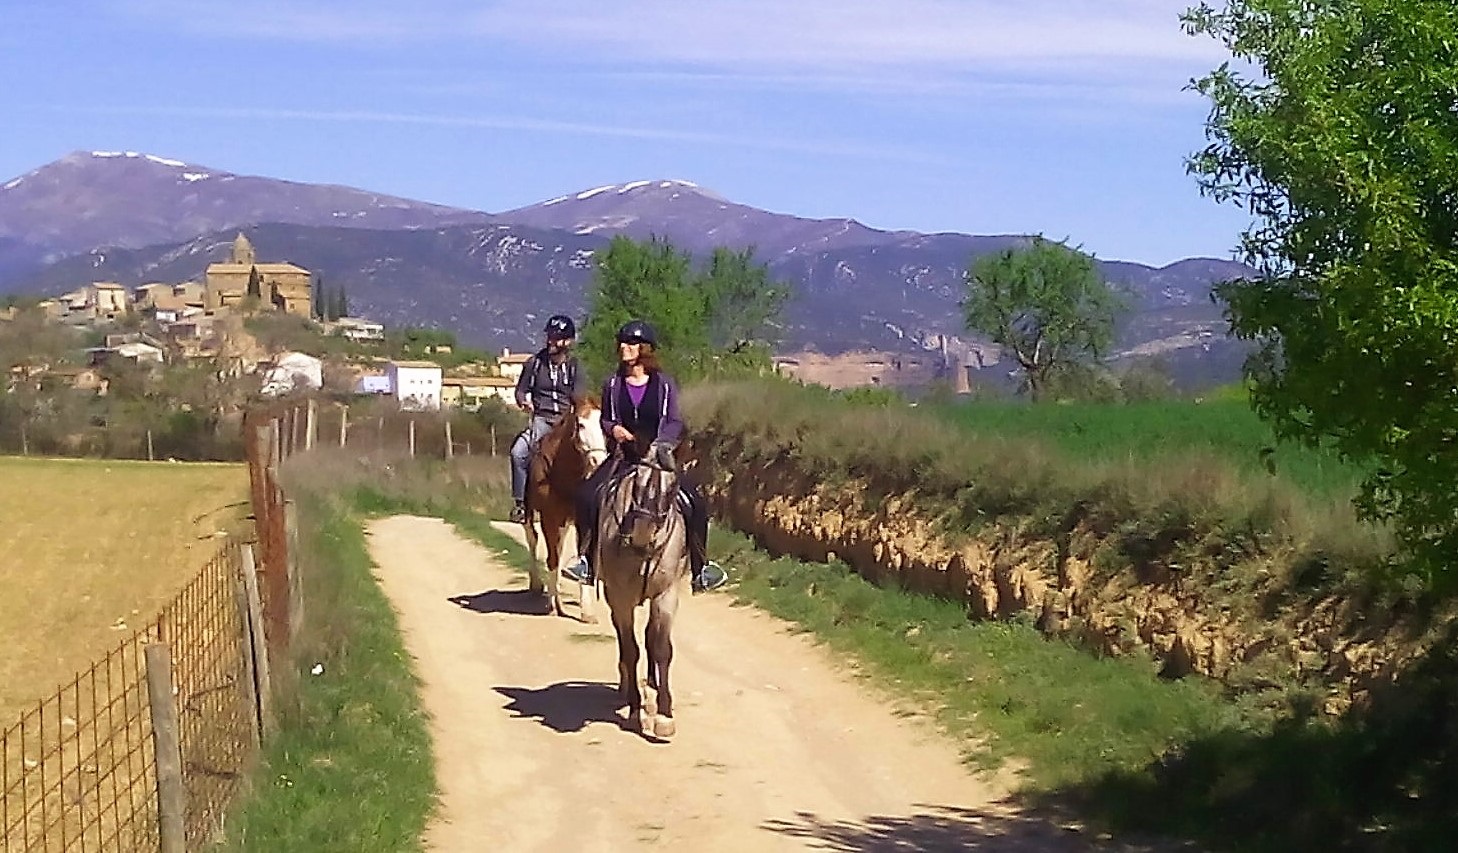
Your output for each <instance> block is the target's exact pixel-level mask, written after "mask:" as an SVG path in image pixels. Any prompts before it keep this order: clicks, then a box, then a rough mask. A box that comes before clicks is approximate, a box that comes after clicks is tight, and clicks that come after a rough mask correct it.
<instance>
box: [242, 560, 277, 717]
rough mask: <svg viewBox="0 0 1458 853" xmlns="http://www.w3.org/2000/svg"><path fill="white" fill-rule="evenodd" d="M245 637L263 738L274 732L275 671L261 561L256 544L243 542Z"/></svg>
mask: <svg viewBox="0 0 1458 853" xmlns="http://www.w3.org/2000/svg"><path fill="white" fill-rule="evenodd" d="M242 550H243V596H244V597H243V620H244V621H243V628H244V633H243V641H244V643H245V644H246V648H245V649H244V657H245V659H246V660H247V661H248V662H249V666H248V671H249V672H250V673H251V674H252V675H253V683H254V685H255V687H254V694H253V698H254V701H255V703H256V704H255V705H254V707H253V708H252V712H253V716H254V720H255V728H256V732H257V734H258V736H259V739H260V740H262V739H263V738H267V737H269V736H270V735H271V734H272V733H273V675H272V670H271V668H270V667H269V663H268V642H267V640H266V639H265V638H264V636H263V598H262V596H260V595H259V592H258V562H257V560H256V559H255V557H254V555H253V546H252V545H244V546H243V549H242Z"/></svg>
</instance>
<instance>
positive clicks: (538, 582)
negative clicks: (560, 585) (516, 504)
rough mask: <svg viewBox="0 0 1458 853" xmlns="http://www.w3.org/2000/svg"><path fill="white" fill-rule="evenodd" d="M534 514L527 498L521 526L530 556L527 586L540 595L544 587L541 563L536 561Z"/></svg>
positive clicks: (533, 592)
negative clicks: (524, 518) (528, 583)
mask: <svg viewBox="0 0 1458 853" xmlns="http://www.w3.org/2000/svg"><path fill="white" fill-rule="evenodd" d="M536 516H537V511H536V510H535V509H533V508H532V505H531V499H530V498H528V499H527V514H526V521H525V522H523V523H522V528H523V530H524V532H525V533H526V546H527V554H528V555H529V556H530V558H531V564H530V565H531V567H530V568H529V569H528V571H527V575H528V576H529V577H530V578H531V580H530V587H529V588H530V591H531V593H532V595H541V594H542V593H543V592H545V591H546V588H545V586H544V585H543V583H542V567H541V564H540V563H538V562H537V526H536V524H535V519H536Z"/></svg>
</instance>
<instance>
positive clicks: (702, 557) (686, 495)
mask: <svg viewBox="0 0 1458 853" xmlns="http://www.w3.org/2000/svg"><path fill="white" fill-rule="evenodd" d="M679 499H680V500H682V501H683V505H684V522H685V523H686V525H687V527H688V530H687V531H685V532H686V533H687V534H688V536H687V538H688V551H689V573H690V575H691V577H692V589H693V591H694V592H704V591H705V590H710V589H717V588H719V587H721V586H723V585H724V583H725V581H727V580H728V579H729V577H728V575H727V574H726V573H725V572H724V570H723V569H722V568H720V567H719V564H718V563H714V562H712V561H710V560H709V506H708V502H706V501H705V500H704V496H703V494H701V493H700V492H699V490H698V487H697V486H695V485H694V484H693V483H691V482H689V481H688V480H687V479H686V478H685V479H680V480H679Z"/></svg>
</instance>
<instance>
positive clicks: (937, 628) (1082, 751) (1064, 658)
mask: <svg viewBox="0 0 1458 853" xmlns="http://www.w3.org/2000/svg"><path fill="white" fill-rule="evenodd" d="M713 551H714V553H715V554H716V555H717V556H718V558H719V559H721V560H722V561H723V562H724V563H725V565H730V566H732V567H733V572H734V578H735V580H736V584H735V586H734V587H733V592H734V594H735V595H736V596H737V598H738V599H739V600H741V601H744V602H747V603H751V604H754V605H757V606H759V607H761V608H763V609H765V610H767V611H769V612H770V613H772V614H774V615H776V616H778V617H780V618H782V619H785V620H788V621H790V622H792V623H794V624H795V625H797V626H799V627H800V628H802V629H804V630H806V631H809V632H812V633H813V634H814V635H815V636H816V637H817V638H819V639H821V640H823V641H824V642H825V643H827V644H828V645H829V646H830V648H832V649H834V650H836V651H837V652H842V653H845V654H847V655H848V656H849V657H850V658H852V659H853V660H856V661H858V662H860V663H861V664H862V665H863V667H865V669H866V671H867V672H868V673H869V674H870V675H871V676H872V679H873V681H874V682H875V683H878V684H880V685H883V686H885V687H887V688H890V689H891V690H893V691H895V692H896V693H898V694H900V695H902V696H904V697H906V698H907V699H910V700H912V701H913V702H914V703H915V704H917V705H920V706H922V707H924V708H925V709H927V710H929V711H931V712H932V713H934V714H935V715H936V717H937V719H938V720H939V721H940V722H941V723H942V724H943V725H944V726H945V727H946V728H947V730H948V731H950V732H951V733H952V734H953V735H955V736H957V737H959V738H961V739H963V741H964V743H965V744H966V749H967V757H968V759H969V760H970V761H972V762H973V763H974V764H976V765H977V766H979V767H981V768H984V769H987V768H992V767H996V766H998V765H1000V764H1001V763H1002V762H1004V761H1006V760H1008V759H1010V758H1016V759H1020V763H1021V762H1026V764H1027V767H1026V780H1027V783H1028V785H1029V786H1030V788H1031V789H1033V790H1045V791H1046V790H1054V789H1058V788H1061V787H1065V786H1069V785H1074V784H1078V783H1081V782H1086V781H1088V780H1091V779H1095V778H1099V777H1100V776H1102V775H1105V774H1108V773H1110V772H1112V771H1116V770H1118V771H1123V772H1129V773H1137V772H1139V771H1140V770H1141V769H1142V768H1144V767H1146V766H1148V765H1149V763H1150V762H1151V760H1153V759H1154V758H1156V757H1158V756H1160V755H1162V754H1163V753H1164V752H1166V751H1167V750H1169V749H1170V748H1172V747H1174V746H1176V745H1178V744H1180V743H1183V742H1185V741H1188V740H1190V739H1192V738H1197V737H1202V736H1207V735H1211V734H1213V733H1215V732H1220V731H1228V730H1244V729H1247V728H1249V727H1251V726H1253V725H1255V723H1254V721H1253V720H1251V719H1250V717H1249V715H1250V714H1253V713H1254V712H1252V711H1247V710H1245V709H1242V708H1240V707H1238V706H1236V705H1234V704H1232V703H1230V702H1228V701H1226V700H1224V699H1222V698H1221V696H1220V692H1219V691H1218V689H1217V688H1216V687H1215V686H1214V685H1213V684H1210V683H1208V682H1205V681H1203V680H1201V679H1198V678H1190V679H1185V680H1181V681H1178V682H1169V681H1162V680H1160V679H1159V678H1158V677H1157V676H1156V675H1155V666H1154V665H1153V663H1152V662H1151V661H1148V660H1135V659H1125V660H1115V659H1100V658H1095V657H1093V656H1091V655H1089V654H1088V653H1087V652H1085V651H1082V650H1079V649H1077V648H1075V647H1073V646H1071V645H1069V644H1067V643H1064V642H1060V641H1057V640H1049V639H1047V638H1045V637H1043V636H1042V635H1041V634H1039V633H1038V632H1037V631H1036V630H1035V629H1034V628H1033V627H1032V626H1031V625H1025V624H1015V623H1006V622H976V623H974V622H971V621H969V620H968V618H967V615H966V612H965V611H964V610H963V608H962V607H961V606H960V605H958V604H955V603H953V602H949V601H944V600H940V599H935V598H930V597H926V596H919V595H914V594H908V593H904V592H901V591H899V590H885V589H881V588H878V587H876V586H874V585H872V584H870V583H868V582H866V581H865V580H863V579H862V578H861V577H860V576H859V575H856V574H855V573H854V572H853V571H851V570H850V569H849V568H848V567H846V566H845V565H843V564H807V563H801V562H799V561H796V560H791V559H772V558H770V557H769V556H767V555H765V554H764V553H763V552H760V551H757V550H755V549H754V547H753V546H752V544H751V543H750V541H749V540H748V539H747V538H745V537H743V536H740V535H738V534H733V533H727V532H723V531H719V530H716V531H715V532H714V544H713Z"/></svg>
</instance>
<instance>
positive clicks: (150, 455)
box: [147, 430, 157, 462]
mask: <svg viewBox="0 0 1458 853" xmlns="http://www.w3.org/2000/svg"><path fill="white" fill-rule="evenodd" d="M147 461H148V462H156V461H157V457H156V455H154V454H153V453H152V431H151V430H147Z"/></svg>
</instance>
